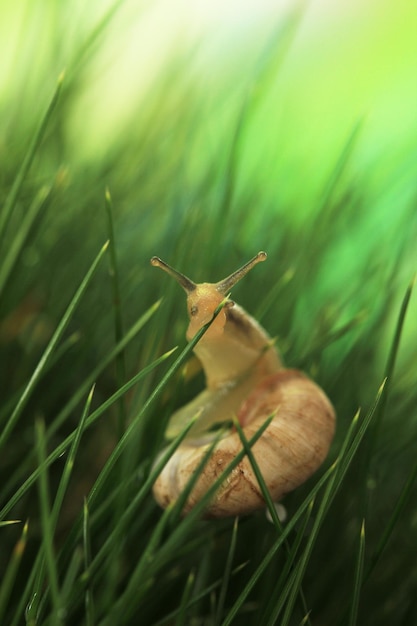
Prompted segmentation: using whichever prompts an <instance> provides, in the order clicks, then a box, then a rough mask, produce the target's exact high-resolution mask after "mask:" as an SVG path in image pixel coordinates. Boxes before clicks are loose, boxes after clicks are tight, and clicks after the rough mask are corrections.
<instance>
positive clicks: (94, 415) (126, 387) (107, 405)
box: [0, 350, 174, 518]
mask: <svg viewBox="0 0 417 626" xmlns="http://www.w3.org/2000/svg"><path fill="white" fill-rule="evenodd" d="M173 351H174V350H170V351H169V352H167V353H166V354H163V355H162V356H161V357H159V358H158V359H156V360H155V361H154V362H153V363H151V364H150V365H148V366H147V367H145V368H144V369H143V370H141V371H140V372H139V373H138V374H136V376H134V377H133V378H132V379H131V380H130V381H128V382H127V383H126V384H125V385H124V386H123V387H122V389H119V390H118V391H116V392H115V393H114V394H113V395H112V396H111V397H110V398H109V399H108V400H106V401H105V402H103V404H102V405H101V406H100V407H98V408H97V409H96V410H95V411H93V413H91V415H90V416H88V418H87V420H86V424H85V429H87V428H89V427H90V426H92V424H94V422H96V421H97V420H98V418H99V417H101V416H102V415H103V414H104V413H105V412H106V411H107V409H108V408H110V406H111V405H112V404H113V403H114V402H117V400H118V399H119V398H120V396H121V395H123V394H125V393H127V392H128V391H129V389H131V388H132V387H133V386H134V385H136V384H137V383H138V382H139V381H140V380H141V379H142V378H144V377H145V376H146V375H147V374H149V373H150V372H151V371H152V370H153V369H154V368H155V367H157V366H158V365H159V364H160V363H162V362H164V361H165V360H166V359H167V358H168V357H169V356H170V355H171V354H172V352H173ZM75 436H76V431H74V432H73V433H71V434H70V435H68V437H66V439H65V440H64V441H63V442H62V443H60V444H59V445H58V446H56V448H55V449H54V450H53V451H52V452H51V453H50V454H49V455H48V457H47V458H46V460H45V466H46V467H48V466H49V465H51V464H52V463H53V462H54V461H56V460H57V459H58V458H59V457H60V456H61V455H62V454H63V453H64V452H65V451H66V450H67V448H68V447H69V446H70V445H71V443H72V441H73V440H74V437H75ZM41 471H43V468H42V467H38V468H36V469H35V470H34V471H33V472H32V473H31V474H30V476H29V477H28V478H27V479H26V480H25V481H24V482H23V483H22V485H21V486H20V487H19V488H18V489H17V490H16V491H15V493H14V494H13V496H12V497H11V498H10V499H9V501H8V502H7V503H6V504H5V505H4V507H3V508H2V509H1V511H0V518H3V517H5V516H6V515H7V514H8V513H9V511H10V510H11V509H12V508H13V507H14V506H15V505H16V504H17V502H19V500H20V499H21V498H22V496H23V495H24V494H25V493H26V492H27V491H28V489H29V488H30V487H31V486H32V485H33V483H34V482H35V481H36V480H37V478H38V477H39V474H40V472H41Z"/></svg>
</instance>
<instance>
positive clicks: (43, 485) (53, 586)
mask: <svg viewBox="0 0 417 626" xmlns="http://www.w3.org/2000/svg"><path fill="white" fill-rule="evenodd" d="M35 431H36V448H37V452H38V462H39V466H40V467H41V466H42V467H45V459H46V439H45V426H44V424H43V422H41V421H37V422H36V429H35ZM39 504H40V519H41V529H42V545H43V550H44V553H45V564H46V571H47V573H48V582H49V586H50V591H51V601H52V606H53V611H54V623H56V624H62V623H63V622H62V609H63V606H62V602H61V593H60V589H59V582H58V571H57V561H56V556H55V550H54V545H53V540H54V529H53V526H52V517H51V506H50V488H49V481H48V476H47V472H46V469H44V470H43V471H42V472H41V473H40V475H39Z"/></svg>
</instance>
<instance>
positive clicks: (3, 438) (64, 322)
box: [0, 243, 108, 449]
mask: <svg viewBox="0 0 417 626" xmlns="http://www.w3.org/2000/svg"><path fill="white" fill-rule="evenodd" d="M107 246H108V244H107V243H106V244H105V245H104V246H103V247H102V249H101V250H100V252H99V254H98V255H97V257H96V258H95V260H94V262H93V263H92V265H91V267H90V269H89V270H88V272H87V273H86V275H85V277H84V278H83V280H82V281H81V284H80V286H79V287H78V289H77V291H76V292H75V294H74V296H73V298H72V300H71V302H70V303H69V305H68V307H67V310H66V311H65V313H64V315H63V316H62V318H61V321H60V322H59V324H58V326H57V328H56V330H55V332H54V334H53V335H52V337H51V339H50V341H49V343H48V345H47V346H46V349H45V351H44V353H43V355H42V356H41V358H40V361H39V363H38V365H37V366H36V368H35V371H34V372H33V374H32V376H31V378H30V380H29V382H28V383H27V385H26V387H25V389H24V391H23V393H22V395H21V396H20V398H19V400H18V402H17V404H16V407H15V409H14V411H13V413H12V415H11V416H10V418H9V420H8V422H7V423H6V425H5V427H4V429H3V431H2V433H1V435H0V449H1V448H2V446H4V444H5V443H6V442H7V439H8V437H9V435H10V434H11V432H12V430H13V428H14V427H15V425H16V423H17V421H18V419H19V417H20V416H21V414H22V412H23V410H24V408H25V406H26V404H27V402H28V400H29V398H30V396H31V395H32V392H33V390H34V389H35V387H36V385H37V383H38V380H39V378H40V377H41V375H42V371H43V370H44V368H45V366H46V365H47V363H48V361H49V359H50V358H51V355H52V354H53V352H54V351H55V348H56V347H57V345H58V342H59V341H60V339H61V337H62V335H63V334H64V331H65V329H66V328H67V326H68V324H69V322H70V319H71V317H72V315H73V313H74V311H75V309H76V308H77V306H78V304H79V302H80V300H81V298H82V296H83V294H84V292H85V291H86V289H87V287H88V285H89V284H90V282H91V279H92V277H93V276H94V273H95V271H96V269H97V267H98V265H99V263H100V261H101V259H102V257H103V255H104V254H105V252H106V250H107Z"/></svg>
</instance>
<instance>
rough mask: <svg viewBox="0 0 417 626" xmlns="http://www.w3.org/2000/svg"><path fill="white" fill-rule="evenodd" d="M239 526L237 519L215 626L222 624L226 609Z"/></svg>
mask: <svg viewBox="0 0 417 626" xmlns="http://www.w3.org/2000/svg"><path fill="white" fill-rule="evenodd" d="M238 524H239V518H238V517H236V518H235V521H234V523H233V530H232V535H231V537H230V546H229V551H228V553H227V559H226V563H225V567H224V572H223V577H222V584H221V587H220V592H219V599H218V601H217V607H216V616H215V621H214V626H217V624H221V620H222V616H223V612H224V607H225V603H226V597H227V588H228V585H229V582H230V577H231V574H232V565H233V559H234V556H235V551H236V543H237V528H238Z"/></svg>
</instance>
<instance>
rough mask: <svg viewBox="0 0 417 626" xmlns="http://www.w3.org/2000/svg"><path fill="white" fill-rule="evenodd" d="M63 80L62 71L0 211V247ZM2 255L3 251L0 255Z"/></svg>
mask: <svg viewBox="0 0 417 626" xmlns="http://www.w3.org/2000/svg"><path fill="white" fill-rule="evenodd" d="M63 80H64V74H63V73H62V74H61V75H60V76H59V78H58V82H57V85H56V88H55V92H54V94H53V96H52V99H51V101H50V103H49V105H48V107H47V109H46V112H45V114H44V116H43V118H42V120H41V122H40V124H39V127H38V129H37V130H36V132H35V134H34V136H33V138H32V141H31V142H30V144H29V147H28V150H27V152H26V154H25V156H24V158H23V161H22V164H21V166H20V168H19V170H18V172H17V174H16V177H15V179H14V181H13V185H12V187H11V189H10V192H9V194H8V196H7V198H6V201H5V203H4V206H3V209H2V211H0V249H1V245H2V241H3V239H4V236H5V233H6V229H7V226H8V223H9V220H10V217H11V215H12V213H13V210H14V208H15V205H16V201H17V198H18V196H19V193H20V190H21V188H22V185H23V182H24V180H25V178H26V175H27V173H28V171H29V169H30V166H31V165H32V162H33V159H34V157H35V154H36V152H37V150H38V148H39V146H40V144H41V142H42V139H43V137H44V135H45V131H46V129H47V127H48V124H49V122H50V119H51V117H52V113H53V112H54V109H55V107H56V104H57V102H58V98H59V94H60V92H61V88H62V83H63ZM3 255H4V252H3V254H2V256H3Z"/></svg>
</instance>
